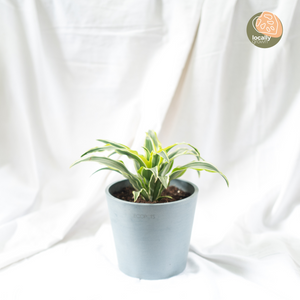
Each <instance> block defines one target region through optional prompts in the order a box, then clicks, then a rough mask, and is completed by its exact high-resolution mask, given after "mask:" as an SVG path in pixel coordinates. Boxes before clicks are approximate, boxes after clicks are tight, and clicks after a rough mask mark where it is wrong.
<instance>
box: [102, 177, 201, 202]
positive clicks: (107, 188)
mask: <svg viewBox="0 0 300 300" xmlns="http://www.w3.org/2000/svg"><path fill="white" fill-rule="evenodd" d="M173 180H178V181H182V182H186V183H189V184H190V185H191V186H192V187H193V188H194V192H193V193H192V194H191V195H190V196H188V197H187V198H184V199H181V200H177V201H172V202H165V203H155V204H153V203H136V202H129V201H125V200H122V199H119V198H116V197H115V196H113V195H112V194H111V193H110V192H109V189H110V188H111V186H113V185H114V184H116V183H118V182H122V181H129V180H128V179H123V180H117V181H115V182H113V183H111V184H109V185H108V186H107V187H106V189H105V193H106V194H107V195H109V196H110V197H112V198H113V199H114V200H115V201H118V202H122V203H127V204H128V205H141V206H144V207H145V206H153V205H155V206H160V205H176V203H182V202H184V201H189V200H190V198H191V197H193V196H194V195H195V194H198V191H199V189H198V187H197V186H196V185H195V184H194V183H192V182H190V181H187V180H182V179H173Z"/></svg>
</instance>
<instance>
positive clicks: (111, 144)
mask: <svg viewBox="0 0 300 300" xmlns="http://www.w3.org/2000/svg"><path fill="white" fill-rule="evenodd" d="M97 141H99V142H102V143H105V144H107V145H106V146H114V147H116V148H119V149H130V148H129V147H127V146H125V145H123V144H119V143H116V142H113V141H109V140H103V139H97Z"/></svg>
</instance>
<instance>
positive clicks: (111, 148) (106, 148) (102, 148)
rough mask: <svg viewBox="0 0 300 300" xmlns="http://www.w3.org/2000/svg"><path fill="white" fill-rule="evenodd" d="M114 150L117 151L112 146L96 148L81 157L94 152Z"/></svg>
mask: <svg viewBox="0 0 300 300" xmlns="http://www.w3.org/2000/svg"><path fill="white" fill-rule="evenodd" d="M112 150H115V147H112V146H104V147H95V148H92V149H90V150H88V151H87V152H85V153H83V154H82V155H81V157H83V156H85V155H87V154H90V153H94V152H103V151H112Z"/></svg>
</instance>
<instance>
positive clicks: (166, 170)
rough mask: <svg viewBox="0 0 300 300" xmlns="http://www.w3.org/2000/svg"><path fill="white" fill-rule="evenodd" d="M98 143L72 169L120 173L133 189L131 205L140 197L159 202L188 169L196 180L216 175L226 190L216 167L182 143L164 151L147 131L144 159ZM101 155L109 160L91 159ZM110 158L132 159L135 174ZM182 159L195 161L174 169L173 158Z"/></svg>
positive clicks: (125, 149) (121, 147) (122, 147)
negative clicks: (93, 167)
mask: <svg viewBox="0 0 300 300" xmlns="http://www.w3.org/2000/svg"><path fill="white" fill-rule="evenodd" d="M97 141H99V142H102V143H104V146H102V147H95V148H92V149H90V150H88V151H87V152H85V153H84V154H83V155H82V156H81V157H83V158H82V159H80V160H78V161H76V162H75V163H74V164H73V165H72V166H74V165H76V164H78V163H80V162H83V161H96V162H98V163H100V164H101V165H104V166H105V167H104V168H101V169H99V170H97V171H96V172H98V171H102V170H111V171H115V172H118V173H120V174H121V175H123V176H124V177H125V178H127V179H128V180H129V182H130V183H131V185H132V187H133V188H134V189H135V191H134V192H133V196H134V201H136V200H137V198H138V197H139V196H141V197H142V198H143V199H145V200H147V201H158V200H159V199H160V198H162V196H161V193H162V191H163V190H164V189H165V188H167V187H168V186H169V184H170V181H171V180H173V179H177V178H179V177H181V176H182V175H183V174H184V173H185V172H186V170H187V169H193V170H196V171H197V172H198V175H199V176H200V171H203V170H204V171H208V172H212V173H219V174H220V175H221V176H222V177H223V178H224V179H225V181H226V183H227V185H228V186H229V183H228V180H227V178H226V176H225V175H224V174H223V173H222V172H220V171H219V170H218V169H217V168H216V167H215V166H213V165H212V164H210V163H208V162H207V161H205V160H204V159H203V158H202V157H201V156H200V152H199V151H198V149H197V148H195V147H194V146H192V145H190V144H188V143H184V142H183V143H175V144H173V145H171V146H168V147H166V148H162V145H161V143H160V141H159V140H158V138H157V134H156V132H154V131H153V130H149V131H148V132H147V133H146V138H145V143H144V146H143V148H144V152H145V153H144V155H142V154H140V153H138V152H137V151H134V150H131V149H130V148H129V147H127V146H125V145H122V144H119V143H115V142H112V141H109V140H103V139H99V140H97ZM178 145H185V146H188V147H179V148H175V147H176V146H178ZM104 151H108V152H110V154H109V155H108V157H103V156H94V154H95V153H99V152H104ZM113 154H119V155H126V156H127V157H128V158H130V159H132V160H133V162H134V166H135V169H136V174H133V173H131V172H130V171H129V170H128V169H127V168H126V166H125V164H124V163H123V161H121V160H114V159H112V158H110V156H111V155H113ZM181 155H192V156H194V157H195V160H193V161H191V162H190V163H188V164H185V165H183V166H177V167H175V168H173V164H174V160H175V158H177V157H179V156H181ZM72 166H71V167H72ZM96 172H95V173H96ZM164 197H166V196H164Z"/></svg>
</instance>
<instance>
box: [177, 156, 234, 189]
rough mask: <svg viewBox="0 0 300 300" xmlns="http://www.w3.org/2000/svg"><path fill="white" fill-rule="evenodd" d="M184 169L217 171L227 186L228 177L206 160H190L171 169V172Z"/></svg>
mask: <svg viewBox="0 0 300 300" xmlns="http://www.w3.org/2000/svg"><path fill="white" fill-rule="evenodd" d="M184 169H194V170H197V171H202V170H204V171H208V172H212V173H219V174H220V175H221V176H222V177H223V178H224V180H225V181H226V184H227V186H229V182H228V179H227V178H226V176H225V175H224V174H223V173H222V172H220V171H219V170H218V169H217V168H216V167H215V166H214V165H212V164H210V163H208V162H206V161H192V162H190V163H188V164H186V165H184V166H181V167H177V168H175V169H173V171H172V173H173V172H176V171H180V170H184Z"/></svg>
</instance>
